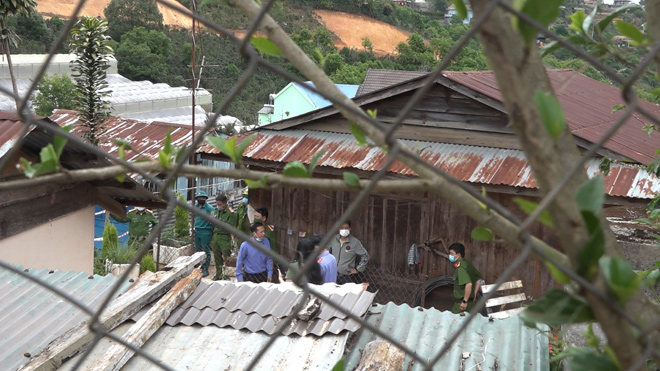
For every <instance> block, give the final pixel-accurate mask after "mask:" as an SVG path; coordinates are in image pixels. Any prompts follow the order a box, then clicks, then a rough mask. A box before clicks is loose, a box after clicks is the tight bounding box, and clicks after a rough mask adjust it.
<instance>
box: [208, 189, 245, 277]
mask: <svg viewBox="0 0 660 371" xmlns="http://www.w3.org/2000/svg"><path fill="white" fill-rule="evenodd" d="M215 206H216V207H217V210H216V212H215V216H216V218H218V219H220V220H222V221H223V222H225V223H227V224H229V225H231V226H232V227H236V225H237V224H238V221H237V215H236V213H235V212H234V210H232V208H230V207H229V206H227V196H225V195H218V196H217V197H216V198H215ZM211 249H212V250H213V259H214V260H215V272H216V273H215V277H213V280H214V281H215V280H219V279H221V278H223V277H222V276H223V275H222V269H223V266H224V265H225V259H227V258H229V255H231V234H229V232H227V231H225V230H222V229H220V228H215V230H214V231H213V238H212V239H211Z"/></svg>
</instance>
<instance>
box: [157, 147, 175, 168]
mask: <svg viewBox="0 0 660 371" xmlns="http://www.w3.org/2000/svg"><path fill="white" fill-rule="evenodd" d="M171 159H172V156H170V155H168V154H167V153H165V151H158V162H160V164H161V165H163V167H164V168H165V169H167V170H169V169H170V167H171V165H172V163H171V162H170V161H171Z"/></svg>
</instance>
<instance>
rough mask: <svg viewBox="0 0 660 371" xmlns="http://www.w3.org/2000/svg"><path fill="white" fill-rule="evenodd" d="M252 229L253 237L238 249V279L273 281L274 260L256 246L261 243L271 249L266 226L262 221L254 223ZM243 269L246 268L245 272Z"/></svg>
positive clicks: (256, 281) (257, 281)
mask: <svg viewBox="0 0 660 371" xmlns="http://www.w3.org/2000/svg"><path fill="white" fill-rule="evenodd" d="M250 230H251V231H252V237H253V238H252V239H251V240H248V241H245V242H243V243H242V244H241V248H240V250H239V251H238V258H237V259H236V280H238V281H239V282H242V281H251V282H254V283H260V282H272V280H273V260H272V259H271V258H270V257H269V256H268V255H266V254H265V253H263V252H261V251H260V250H259V249H258V248H257V247H256V246H255V244H257V243H260V244H262V245H264V246H266V249H268V250H270V244H269V243H268V239H266V228H265V227H264V225H263V224H261V223H254V224H252V226H251V227H250ZM243 269H245V272H243Z"/></svg>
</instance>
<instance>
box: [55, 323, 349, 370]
mask: <svg viewBox="0 0 660 371" xmlns="http://www.w3.org/2000/svg"><path fill="white" fill-rule="evenodd" d="M131 325H133V323H130V322H126V323H124V324H122V325H120V326H119V327H117V328H116V329H115V330H113V331H112V333H113V334H115V335H117V336H122V335H123V334H124V333H125V332H126V331H128V329H129V328H130V326H131ZM348 336H349V333H348V332H343V333H342V334H339V335H333V334H325V335H323V336H321V337H317V336H277V337H276V338H275V340H274V342H273V344H272V345H271V346H270V348H268V351H267V352H266V354H265V355H264V356H263V357H261V359H260V360H259V361H258V362H257V364H256V365H255V367H254V368H252V369H251V370H256V371H271V370H292V371H293V370H295V371H298V370H310V371H311V370H314V371H328V370H331V369H332V368H333V367H334V365H335V364H336V363H337V362H338V361H339V360H340V359H341V358H342V356H343V355H344V348H345V346H346V340H347V338H348ZM270 340H271V336H270V335H268V334H264V333H254V332H249V331H240V330H234V329H233V328H219V327H216V326H204V327H202V326H183V325H178V326H162V327H161V328H160V329H158V331H156V333H155V334H154V335H153V336H152V337H151V338H150V339H149V340H148V341H147V343H146V344H144V345H143V346H142V349H143V350H144V351H145V352H147V353H149V354H151V355H152V356H153V357H155V358H156V359H158V360H159V361H161V362H162V363H164V364H165V365H168V366H169V367H170V368H171V369H173V370H195V371H218V370H247V369H248V368H247V367H248V365H249V363H250V361H252V359H253V358H254V357H255V356H256V354H257V352H258V351H259V349H261V348H262V347H264V346H265V345H266V343H267V342H268V341H270ZM114 344H116V343H115V341H114V340H110V339H108V338H103V339H102V340H101V341H100V342H99V344H98V345H97V346H96V347H95V348H94V350H93V351H92V353H91V355H90V356H89V357H88V358H87V359H85V360H84V361H83V363H82V364H81V367H80V370H88V369H90V367H91V366H92V364H93V363H94V362H95V361H97V360H99V359H102V357H104V356H105V353H106V352H107V350H108V349H109V348H110V346H111V345H114ZM81 356H82V355H77V356H76V357H74V358H71V359H68V360H66V361H65V362H64V363H63V364H62V367H60V368H59V370H63V371H68V370H73V365H75V364H76V362H77V361H78V360H79V357H81ZM123 369H124V370H131V371H146V370H154V369H156V366H154V364H153V363H151V362H149V361H147V360H146V359H145V358H144V357H140V356H134V357H133V358H131V359H130V360H129V361H128V363H126V365H125V366H124V367H123Z"/></svg>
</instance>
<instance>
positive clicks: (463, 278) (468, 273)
mask: <svg viewBox="0 0 660 371" xmlns="http://www.w3.org/2000/svg"><path fill="white" fill-rule="evenodd" d="M454 267H455V268H456V271H455V272H454V298H455V299H456V300H455V303H454V306H453V307H452V308H451V311H452V312H453V313H461V301H462V300H463V298H464V297H465V285H467V284H468V283H472V292H471V293H470V298H469V299H468V303H467V308H466V309H465V311H466V312H469V311H470V310H471V309H472V307H474V296H475V292H474V289H475V288H476V286H477V281H478V280H480V279H481V273H479V271H478V270H477V268H475V267H474V265H472V263H470V262H469V261H467V260H465V259H461V260H459V261H458V262H456V263H454Z"/></svg>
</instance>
